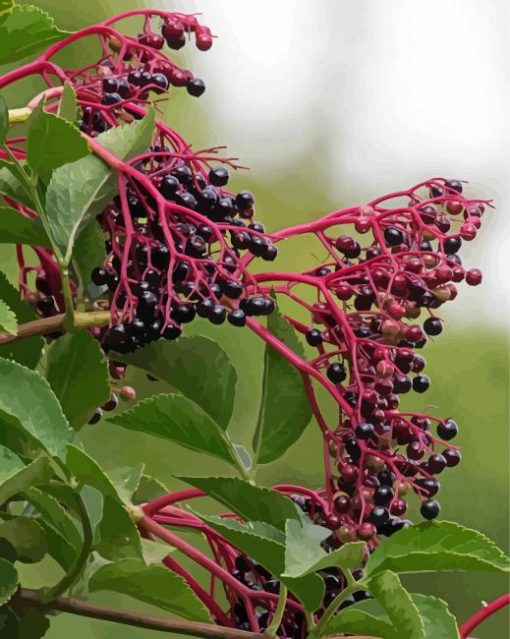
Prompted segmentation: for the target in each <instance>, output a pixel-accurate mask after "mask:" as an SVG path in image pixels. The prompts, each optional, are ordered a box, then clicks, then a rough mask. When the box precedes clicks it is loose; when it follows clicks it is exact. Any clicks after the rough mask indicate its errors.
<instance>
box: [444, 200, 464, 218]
mask: <svg viewBox="0 0 510 639" xmlns="http://www.w3.org/2000/svg"><path fill="white" fill-rule="evenodd" d="M463 209H464V205H463V204H462V202H460V201H459V200H450V201H448V202H447V203H446V210H447V211H448V213H450V214H451V215H458V214H459V213H462V211H463Z"/></svg>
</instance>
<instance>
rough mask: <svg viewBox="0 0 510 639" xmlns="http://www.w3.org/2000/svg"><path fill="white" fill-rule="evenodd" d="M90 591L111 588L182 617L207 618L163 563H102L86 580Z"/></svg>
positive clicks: (194, 619)
mask: <svg viewBox="0 0 510 639" xmlns="http://www.w3.org/2000/svg"><path fill="white" fill-rule="evenodd" d="M90 590H91V592H96V591H97V590H112V591H114V592H118V593H121V594H124V595H129V596H130V597H133V598H134V599H138V600H139V601H143V602H145V603H148V604H151V605H153V606H157V607H159V608H161V609H162V610H165V611H167V612H171V613H174V614H177V615H179V616H180V617H184V618H185V619H191V620H193V621H204V622H210V621H211V619H210V617H209V613H208V612H207V610H206V608H205V606H204V605H203V604H202V602H201V601H200V600H199V599H198V597H197V596H196V595H195V594H194V592H193V591H192V590H191V588H190V587H189V586H188V585H187V583H186V582H185V581H184V579H183V578H182V577H179V576H178V575H176V574H175V573H173V572H171V571H170V570H168V569H167V568H165V567H163V566H146V565H145V564H144V563H143V561H141V560H135V559H124V560H122V561H118V562H116V563H113V564H109V565H106V566H102V567H101V568H99V570H98V571H97V572H96V573H95V574H94V575H93V577H92V579H91V580H90Z"/></svg>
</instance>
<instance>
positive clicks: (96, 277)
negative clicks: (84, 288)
mask: <svg viewBox="0 0 510 639" xmlns="http://www.w3.org/2000/svg"><path fill="white" fill-rule="evenodd" d="M90 278H91V280H92V281H93V282H94V284H95V285H96V286H104V285H105V284H108V280H109V275H108V272H107V271H106V269H104V268H102V267H101V266H98V267H97V268H95V269H94V270H93V271H92V273H91V276H90Z"/></svg>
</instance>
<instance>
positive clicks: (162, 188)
mask: <svg viewBox="0 0 510 639" xmlns="http://www.w3.org/2000/svg"><path fill="white" fill-rule="evenodd" d="M179 186H180V182H179V180H178V179H177V178H176V177H175V176H174V175H165V177H164V178H163V179H162V180H161V182H160V184H159V192H160V193H161V195H162V196H163V197H164V198H166V199H167V200H171V199H172V198H173V197H175V194H176V193H177V191H178V190H179Z"/></svg>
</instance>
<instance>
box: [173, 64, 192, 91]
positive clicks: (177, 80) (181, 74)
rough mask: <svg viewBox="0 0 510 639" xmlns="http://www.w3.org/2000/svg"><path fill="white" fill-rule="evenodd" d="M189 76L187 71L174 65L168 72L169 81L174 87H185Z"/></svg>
mask: <svg viewBox="0 0 510 639" xmlns="http://www.w3.org/2000/svg"><path fill="white" fill-rule="evenodd" d="M190 77H191V73H190V72H189V71H182V70H181V69H178V68H177V67H174V68H173V69H172V71H171V72H170V78H169V79H170V83H171V84H173V86H174V87H185V86H186V85H187V84H188V80H189V79H190Z"/></svg>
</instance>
